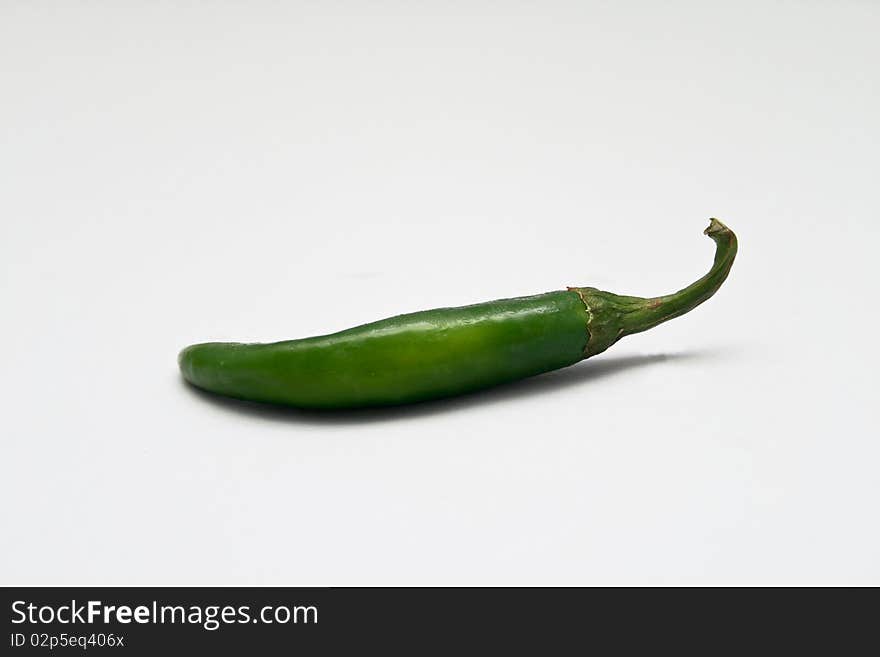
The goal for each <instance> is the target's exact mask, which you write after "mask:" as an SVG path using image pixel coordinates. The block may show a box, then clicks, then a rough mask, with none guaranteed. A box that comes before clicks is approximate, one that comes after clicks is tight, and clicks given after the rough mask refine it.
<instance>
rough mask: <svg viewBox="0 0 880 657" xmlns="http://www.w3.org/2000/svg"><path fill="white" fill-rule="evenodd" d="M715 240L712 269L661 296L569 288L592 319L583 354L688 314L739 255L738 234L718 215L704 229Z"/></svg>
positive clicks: (726, 272) (587, 288)
mask: <svg viewBox="0 0 880 657" xmlns="http://www.w3.org/2000/svg"><path fill="white" fill-rule="evenodd" d="M704 232H705V234H706V235H708V236H709V237H711V238H712V239H713V240H714V241H715V261H714V263H713V264H712V269H710V270H709V273H708V274H706V275H705V276H703V277H702V278H701V279H699V280H698V281H696V282H694V283H692V284H691V285H688V286H687V287H686V288H684V289H682V290H679V291H678V292H675V293H674V294H667V295H665V296H662V297H653V298H648V299H646V298H642V297H627V296H621V295H619V294H614V293H612V292H604V291H602V290H597V289H595V288H590V287H585V288H569V289H570V290H572V291H573V292H577V293H578V295H580V297H581V299H582V300H583V302H584V304H585V305H586V307H587V312H588V313H589V316H590V319H589V322H588V329H589V332H590V337H589V341H588V342H587V347H586V350H585V352H584V358H589V357H590V356H593V355H595V354H598V353H601V352H602V351H605V350H606V349H607V348H608V347H610V346H611V345H612V344H614V343H615V342H617V341H618V340H619V339H620V338H622V337H623V336H625V335H631V334H633V333H639V332H641V331H646V330H648V329H649V328H653V327H655V326H657V325H658V324H661V323H663V322H665V321H667V320H670V319H673V318H675V317H678V316H680V315H683V314H685V313H686V312H688V311H689V310H692V309H693V308H695V307H697V306H698V305H700V304H701V303H703V302H704V301H706V299H708V298H709V297H711V296H712V295H713V294H715V292H716V291H717V290H718V288H719V287H721V284H722V283H723V282H724V280H725V279H726V278H727V275H728V273H730V268H731V266H732V265H733V260H734V258H735V257H736V250H737V241H736V235H734V233H733V231H732V230H730V229H729V228H728V227H727V226H725V225H724V224H723V223H721V222H720V221H718V220H717V219H711V220H710V223H709V227H708V228H706V230H705V231H704Z"/></svg>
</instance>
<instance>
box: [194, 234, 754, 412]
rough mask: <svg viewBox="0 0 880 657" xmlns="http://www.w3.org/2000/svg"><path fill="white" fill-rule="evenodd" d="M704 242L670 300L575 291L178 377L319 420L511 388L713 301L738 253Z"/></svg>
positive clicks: (229, 348)
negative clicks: (706, 257) (701, 268)
mask: <svg viewBox="0 0 880 657" xmlns="http://www.w3.org/2000/svg"><path fill="white" fill-rule="evenodd" d="M705 232H706V234H707V235H709V237H711V238H712V239H713V240H714V241H715V244H716V252H715V262H714V264H713V265H712V269H711V270H710V271H709V273H708V274H706V275H705V276H703V277H702V278H701V279H700V280H698V281H696V282H695V283H693V284H692V285H689V286H688V287H686V288H684V289H683V290H680V291H678V292H676V293H675V294H670V295H668V296H662V297H655V298H652V299H644V298H641V297H627V296H620V295H617V294H612V293H611V292H603V291H601V290H597V289H595V288H591V287H572V288H568V289H567V290H566V291H558V292H548V293H546V294H539V295H536V296H531V297H519V298H516V299H502V300H499V301H489V302H486V303H479V304H475V305H472V306H463V307H460V308H439V309H436V310H426V311H423V312H417V313H411V314H408V315H399V316H397V317H391V318H389V319H383V320H381V321H378V322H373V323H371V324H364V325H363V326H358V327H356V328H352V329H348V330H346V331H341V332H339V333H333V334H332V335H324V336H319V337H313V338H305V339H302V340H290V341H286V342H276V343H272V344H241V343H228V342H209V343H204V344H196V345H192V346H189V347H187V348H186V349H184V350H183V351H182V352H181V353H180V356H179V363H180V370H181V372H182V373H183V376H184V378H185V379H186V380H187V381H189V382H190V383H192V384H193V385H195V386H198V387H199V388H203V389H205V390H209V391H211V392H215V393H218V394H221V395H227V396H229V397H236V398H238V399H247V400H252V401H259V402H269V403H274V404H287V405H291V406H298V407H303V408H326V409H333V408H352V407H364V406H385V405H393V404H406V403H409V402H417V401H422V400H426V399H434V398H438V397H447V396H452V395H458V394H462V393H466V392H470V391H473V390H478V389H480V388H486V387H489V386H494V385H497V384H499V383H505V382H507V381H514V380H516V379H521V378H524V377H527V376H533V375H535V374H540V373H542V372H548V371H550V370H555V369H558V368H560V367H566V366H568V365H573V364H574V363H577V362H578V361H580V360H583V359H584V358H589V357H590V356H595V355H596V354H598V353H601V352H603V351H605V350H606V349H607V348H608V347H610V346H611V345H612V344H614V343H615V342H617V341H618V340H619V339H620V338H622V337H623V336H625V335H630V334H632V333H638V332H640V331H644V330H647V329H649V328H652V327H654V326H656V325H657V324H660V323H661V322H665V321H666V320H669V319H672V318H673V317H678V316H679V315H682V314H684V313H686V312H688V311H689V310H691V309H692V308H694V307H696V306H697V305H699V304H701V303H703V302H704V301H705V300H706V299H708V298H709V297H711V296H712V295H713V294H714V293H715V291H716V290H717V289H718V288H719V287H720V286H721V284H722V283H723V282H724V279H725V278H727V274H728V272H729V271H730V267H731V265H732V264H733V259H734V257H735V256H736V249H737V242H736V236H735V235H734V234H733V232H732V231H731V230H730V229H729V228H727V227H726V226H725V225H724V224H722V223H721V222H720V221H718V220H717V219H712V220H711V223H710V224H709V227H708V228H707V229H706V231H705Z"/></svg>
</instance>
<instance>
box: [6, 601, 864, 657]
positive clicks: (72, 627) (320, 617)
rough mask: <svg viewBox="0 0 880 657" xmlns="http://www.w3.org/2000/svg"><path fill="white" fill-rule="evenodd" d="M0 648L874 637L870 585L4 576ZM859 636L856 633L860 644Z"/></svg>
mask: <svg viewBox="0 0 880 657" xmlns="http://www.w3.org/2000/svg"><path fill="white" fill-rule="evenodd" d="M2 593H3V605H4V612H3V615H4V618H5V629H6V634H5V636H4V637H3V643H4V644H5V648H4V650H3V654H9V655H16V654H25V653H27V654H36V653H40V652H42V653H44V654H58V653H61V654H88V653H93V652H100V653H101V654H110V655H141V654H143V655H147V654H150V655H156V654H158V653H160V652H161V653H166V654H193V653H194V652H195V653H196V654H199V653H204V652H205V651H209V650H221V651H223V652H232V653H242V654H261V653H265V652H268V651H271V652H273V653H274V652H280V651H282V650H283V651H285V652H288V653H289V652H291V651H302V652H303V654H340V652H341V651H342V650H345V651H351V650H355V651H358V652H360V651H363V650H365V649H370V650H371V651H373V650H380V651H381V650H384V651H386V652H387V651H391V650H393V651H395V652H404V653H408V654H420V653H421V652H424V651H426V650H430V649H437V648H438V647H443V648H444V649H446V650H451V651H455V652H457V653H458V652H464V653H469V652H472V651H473V650H475V649H483V650H492V649H499V648H502V647H517V648H524V647H526V646H530V647H532V648H533V649H534V650H536V651H538V654H544V653H546V652H547V651H548V650H552V651H553V652H556V651H559V650H563V649H566V650H567V651H568V650H570V649H571V648H573V647H578V646H580V649H582V650H590V649H593V648H598V647H605V648H612V649H615V650H622V649H630V648H631V649H636V648H639V649H644V647H646V646H648V647H653V648H660V647H665V648H675V649H686V648H687V649H696V650H703V651H714V650H715V649H717V648H733V647H736V648H738V649H749V650H755V649H760V650H761V651H763V650H765V649H769V648H776V649H784V650H785V651H786V652H787V651H789V650H790V649H791V648H792V647H793V646H794V645H805V644H806V645H809V646H810V647H811V648H812V649H817V648H819V647H822V646H824V647H825V648H827V649H829V650H831V649H833V651H834V652H835V653H839V652H840V651H841V649H842V648H843V647H845V646H846V645H847V644H850V645H852V646H853V647H855V646H865V647H867V646H868V645H871V644H872V643H873V644H876V636H872V635H871V631H872V628H873V625H874V623H875V617H876V614H877V604H876V600H877V595H876V590H867V589H862V590H849V591H846V590H831V589H826V590H809V589H794V590H783V589H770V590H758V589H731V590H713V589H666V590H664V589H539V588H532V589H521V588H520V589H512V588H510V589H461V588H437V589H425V588H403V589H391V588H376V589H362V588H329V589H320V588H319V589H309V588H130V587H122V588H6V589H2ZM863 640H866V641H868V643H867V644H865V643H863Z"/></svg>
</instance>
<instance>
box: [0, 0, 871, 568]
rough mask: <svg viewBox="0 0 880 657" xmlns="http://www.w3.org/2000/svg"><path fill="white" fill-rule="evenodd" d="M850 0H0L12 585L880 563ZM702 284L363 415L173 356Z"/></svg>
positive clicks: (861, 74)
mask: <svg viewBox="0 0 880 657" xmlns="http://www.w3.org/2000/svg"><path fill="white" fill-rule="evenodd" d="M878 34H880V5H878V4H877V3H875V2H870V1H865V2H855V1H853V2H842V1H835V2H831V1H828V2H816V1H814V2H807V1H804V2H766V1H763V0H762V1H748V2H737V3H705V2H671V3H657V2H647V1H646V2H638V3H637V2H624V3H615V2H608V3H599V2H568V3H565V2H515V3H502V2H451V3H450V2H433V3H432V2H418V3H412V2H399V3H391V2H386V3H379V2H374V3H360V2H347V3H343V2H336V3H334V2H329V3H327V2H321V3H305V2H300V3H294V2H290V3H274V2H249V3H244V2H242V3H232V2H229V3H209V4H205V3H185V2H184V3H170V2H168V3H148V2H128V3H110V2H92V3H64V2H57V3H49V2H17V1H10V0H6V1H5V2H2V3H0V222H2V235H0V267H2V270H0V271H2V278H0V306H2V311H0V312H2V322H0V339H2V345H3V347H4V350H3V359H2V367H0V397H2V400H3V411H2V418H0V423H2V424H0V426H2V432H0V433H2V459H0V499H2V508H0V526H2V531H0V550H2V552H0V557H2V558H0V582H2V583H3V584H69V583H86V584H289V585H294V584H300V585H326V584H847V583H849V584H855V583H873V584H880V558H878V554H880V528H878V503H880V476H878V463H880V442H878V431H877V420H878V417H877V410H876V409H877V406H876V402H877V371H878V365H880V363H878V357H877V341H876V332H877V330H878V329H877V325H878V319H880V318H878V311H877V306H878V300H877V292H876V291H877V282H878V278H880V277H878V273H877V266H876V261H875V254H876V252H877V240H878V219H880V216H878V214H880V213H878V207H880V202H878V191H880V190H878V174H880V166H878V153H880V118H878V117H880V91H878V90H880V72H878V70H880V69H878V66H880V39H878ZM710 216H718V217H720V218H721V219H722V220H724V221H725V222H726V223H727V224H728V225H729V226H730V227H731V228H733V229H734V230H735V231H736V232H737V234H738V235H739V239H740V255H739V257H738V260H737V262H736V264H735V265H734V268H733V271H732V273H731V276H730V278H729V280H728V282H727V283H726V285H725V286H724V287H723V288H722V289H721V291H720V292H719V293H718V295H717V296H716V297H714V298H713V299H712V300H711V301H710V302H708V303H707V304H705V305H704V306H701V307H700V308H698V309H697V310H695V311H694V312H693V313H691V314H689V315H688V316H686V317H684V318H682V319H678V320H675V321H674V322H671V323H669V324H666V325H663V326H661V327H659V328H656V329H654V330H652V331H650V332H649V333H645V334H642V335H638V336H633V337H630V338H627V339H626V340H624V341H622V342H621V343H619V344H618V345H616V346H615V347H613V348H612V349H611V350H610V351H609V352H607V353H606V354H604V355H601V356H599V357H596V358H595V359H593V360H591V361H587V362H584V363H581V364H579V365H577V366H574V367H572V368H569V369H567V370H564V371H560V372H557V373H554V374H550V375H545V376H542V377H539V378H537V379H533V380H531V381H527V382H522V383H518V384H514V385H512V386H509V387H506V388H501V389H496V390H493V391H490V392H487V393H483V394H478V395H473V396H470V397H466V398H461V399H456V400H451V401H443V402H437V403H431V404H425V405H420V406H416V407H409V408H404V409H398V410H391V411H387V410H386V411H379V412H362V413H354V414H352V413H347V414H339V415H323V416H321V415H314V414H303V413H300V412H297V411H284V410H274V409H267V408H264V407H259V406H251V405H247V404H242V403H234V402H228V403H227V402H222V401H218V400H216V399H211V398H208V397H206V396H205V395H202V394H199V393H197V392H195V391H193V390H192V389H190V388H188V387H187V386H185V385H184V384H183V383H182V382H181V380H180V378H179V375H178V372H177V369H176V356H177V352H178V351H179V350H180V349H181V348H182V347H183V346H185V345H186V344H188V343H192V342H200V341H206V340H242V341H272V340H279V339H285V338H294V337H304V336H308V335H312V334H318V333H325V332H331V331H334V330H337V329H342V328H346V327H349V326H353V325H356V324H359V323H363V322H366V321H371V320H374V319H379V318H381V317H384V316H388V315H393V314H398V313H401V312H408V311H414V310H421V309H425V308H430V307H437V306H446V305H461V304H467V303H473V302H478V301H483V300H488V299H493V298H501V297H509V296H517V295H523V294H532V293H538V292H543V291H547V290H553V289H559V288H562V287H564V286H566V285H593V286H598V287H602V288H605V289H609V290H612V291H615V292H619V293H629V294H639V295H654V294H660V293H666V292H670V291H673V290H675V289H678V288H680V287H682V286H683V285H685V284H687V283H689V282H691V281H692V280H694V279H696V278H697V277H699V276H700V275H702V274H703V273H704V272H705V271H706V270H707V269H708V267H709V264H710V262H711V260H712V253H713V244H712V242H711V241H709V240H707V239H706V238H705V237H703V236H702V235H701V231H702V230H703V228H704V227H705V226H706V224H707V220H708V217H710Z"/></svg>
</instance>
